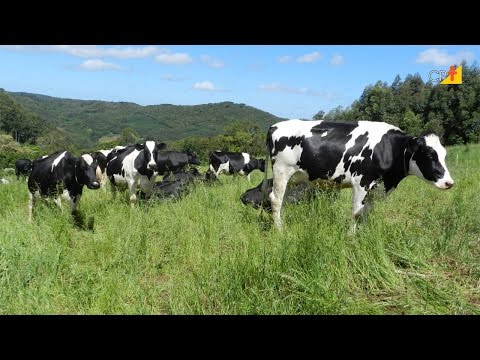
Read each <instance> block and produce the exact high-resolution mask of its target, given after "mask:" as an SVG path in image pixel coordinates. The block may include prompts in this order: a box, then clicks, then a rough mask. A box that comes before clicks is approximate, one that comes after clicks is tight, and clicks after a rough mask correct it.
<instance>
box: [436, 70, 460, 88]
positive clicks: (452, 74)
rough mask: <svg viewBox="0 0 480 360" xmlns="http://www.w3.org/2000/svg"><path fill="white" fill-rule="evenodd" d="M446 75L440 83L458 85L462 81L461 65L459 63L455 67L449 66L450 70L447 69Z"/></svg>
mask: <svg viewBox="0 0 480 360" xmlns="http://www.w3.org/2000/svg"><path fill="white" fill-rule="evenodd" d="M447 74H448V75H447V77H446V78H445V79H443V81H442V82H441V83H440V85H458V84H461V83H462V66H461V65H460V66H459V67H457V68H456V69H455V66H453V65H452V66H450V70H449V71H447Z"/></svg>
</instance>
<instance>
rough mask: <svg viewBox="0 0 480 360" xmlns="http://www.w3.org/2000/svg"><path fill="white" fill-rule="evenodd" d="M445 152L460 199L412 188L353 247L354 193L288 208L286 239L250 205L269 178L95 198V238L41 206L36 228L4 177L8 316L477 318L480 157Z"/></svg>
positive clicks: (2, 247)
mask: <svg viewBox="0 0 480 360" xmlns="http://www.w3.org/2000/svg"><path fill="white" fill-rule="evenodd" d="M447 151H448V155H447V159H446V161H447V165H448V167H449V169H450V172H451V174H452V177H453V179H454V180H455V186H454V187H453V188H452V189H451V190H448V191H441V190H438V189H436V188H434V187H433V186H431V185H429V184H427V183H425V182H423V181H421V180H419V179H418V178H416V177H414V176H410V177H408V178H407V179H405V180H403V181H402V182H401V183H400V185H399V186H398V188H397V190H395V191H394V192H393V193H392V195H390V196H389V197H388V198H386V199H385V200H383V201H378V202H377V203H376V205H375V208H374V209H373V211H372V212H371V213H370V216H369V219H368V222H367V223H366V224H363V225H362V226H361V227H359V230H358V232H357V234H355V235H351V234H349V233H348V229H349V226H350V224H351V223H350V221H351V209H352V191H351V190H349V189H345V190H342V191H341V192H340V196H339V197H338V199H337V200H333V199H332V198H329V197H328V196H319V197H318V198H316V199H315V200H313V201H311V202H304V203H301V204H298V205H294V204H290V205H286V206H285V208H284V209H283V211H282V217H283V219H284V222H285V224H284V225H285V228H284V231H283V232H282V233H279V232H277V231H276V230H275V229H273V228H272V224H271V216H270V215H269V214H263V215H262V214H261V213H260V211H258V210H256V209H253V208H251V207H246V206H244V205H243V204H242V203H241V202H240V201H239V197H240V195H241V194H242V193H243V192H244V191H245V190H247V189H248V188H251V187H254V186H255V185H257V184H258V183H259V182H260V181H261V179H262V178H263V173H260V172H259V171H254V172H253V173H252V182H251V183H249V182H248V181H247V180H246V179H245V178H243V177H236V178H232V177H228V176H221V177H220V180H221V184H219V185H217V186H215V185H214V186H206V185H204V184H198V185H197V186H196V187H195V188H193V189H192V191H191V193H190V194H188V195H186V196H185V197H184V198H183V199H181V200H179V201H177V202H171V201H163V202H161V201H160V202H148V203H145V202H141V201H140V202H139V204H138V206H137V207H136V208H135V209H131V208H130V205H129V200H128V194H123V196H122V194H119V196H117V198H116V199H115V200H113V199H112V194H111V193H110V190H109V188H105V189H100V190H95V191H93V190H88V189H85V190H84V192H83V196H82V200H81V203H80V211H81V213H82V214H83V217H84V218H85V221H84V223H85V225H86V226H85V227H82V226H79V225H75V223H74V222H73V220H72V218H71V217H70V215H69V214H68V205H67V204H66V203H65V204H64V211H61V210H60V209H59V208H58V207H56V206H55V204H48V203H46V202H43V201H39V202H38V203H37V204H36V207H35V209H34V221H33V222H32V223H29V222H28V216H27V213H28V210H27V209H28V190H27V185H26V183H25V181H24V180H19V181H17V180H16V179H15V177H14V175H11V174H10V175H7V174H2V173H1V172H0V176H2V177H7V178H8V179H9V180H11V183H10V184H6V185H0V204H2V206H0V218H1V219H2V222H1V228H0V229H1V230H0V235H1V242H0V289H1V291H0V314H1V315H4V314H477V315H478V314H480V305H479V304H480V292H479V286H478V284H479V282H480V262H479V261H478V259H479V254H480V241H479V239H480V217H479V216H478V210H477V206H478V204H479V203H480V182H478V169H479V167H480V145H478V144H477V145H469V146H454V147H449V148H448V149H447ZM202 167H203V168H202V171H204V170H205V168H206V165H205V164H204V165H203V166H202ZM37 205H38V206H37ZM119 219H120V220H119ZM119 221H120V222H119ZM119 224H120V226H119ZM80 225H81V224H80Z"/></svg>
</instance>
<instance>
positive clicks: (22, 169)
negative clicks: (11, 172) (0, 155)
mask: <svg viewBox="0 0 480 360" xmlns="http://www.w3.org/2000/svg"><path fill="white" fill-rule="evenodd" d="M32 165H33V162H32V160H29V159H18V160H17V161H15V174H16V175H17V180H18V179H19V178H20V175H23V176H28V175H30V172H31V171H32Z"/></svg>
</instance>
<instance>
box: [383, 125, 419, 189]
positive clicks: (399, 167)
mask: <svg viewBox="0 0 480 360" xmlns="http://www.w3.org/2000/svg"><path fill="white" fill-rule="evenodd" d="M411 138H413V136H409V135H404V136H402V137H398V138H397V141H396V143H397V144H395V145H394V146H393V148H394V149H395V151H394V154H393V155H394V161H393V164H392V166H391V168H390V171H388V172H386V173H385V174H384V175H383V183H384V185H385V191H386V192H389V191H391V190H393V189H395V188H396V187H397V186H398V184H399V183H400V181H402V180H403V179H404V178H406V177H407V176H408V175H409V174H408V171H409V163H410V158H411V157H412V155H413V154H412V152H411V151H410V150H409V149H408V140H409V139H411Z"/></svg>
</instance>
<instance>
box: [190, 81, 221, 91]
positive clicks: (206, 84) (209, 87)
mask: <svg viewBox="0 0 480 360" xmlns="http://www.w3.org/2000/svg"><path fill="white" fill-rule="evenodd" d="M192 87H193V88H194V89H196V90H206V91H215V90H218V89H217V88H216V87H215V85H213V84H212V83H211V82H210V81H202V82H196V83H195V84H193V86H192Z"/></svg>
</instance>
